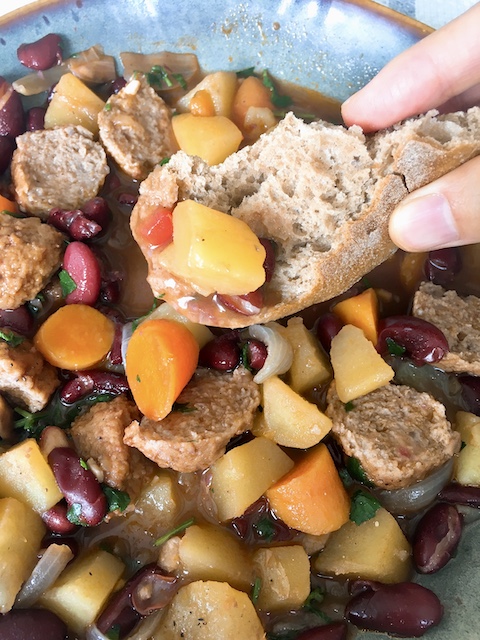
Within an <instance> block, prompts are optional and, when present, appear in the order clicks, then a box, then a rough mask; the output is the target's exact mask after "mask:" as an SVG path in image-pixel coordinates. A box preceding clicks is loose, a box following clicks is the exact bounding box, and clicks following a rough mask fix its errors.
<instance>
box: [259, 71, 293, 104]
mask: <svg viewBox="0 0 480 640" xmlns="http://www.w3.org/2000/svg"><path fill="white" fill-rule="evenodd" d="M262 82H263V84H264V86H265V87H267V89H269V90H270V99H271V101H272V104H273V105H274V106H275V107H280V108H285V107H288V106H290V105H291V104H292V102H293V100H292V99H291V98H290V96H284V95H281V94H280V93H278V91H277V88H276V87H275V84H274V82H273V80H272V78H271V76H270V74H269V73H268V71H267V70H266V69H265V70H264V71H263V73H262Z"/></svg>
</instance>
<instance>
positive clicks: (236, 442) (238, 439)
mask: <svg viewBox="0 0 480 640" xmlns="http://www.w3.org/2000/svg"><path fill="white" fill-rule="evenodd" d="M254 438H255V436H254V435H253V433H252V432H251V431H244V432H243V433H239V434H238V436H233V438H231V439H230V440H229V441H228V443H227V446H226V447H225V451H226V452H228V451H231V450H232V449H235V447H240V446H241V445H242V444H247V442H251V441H252V440H253V439H254Z"/></svg>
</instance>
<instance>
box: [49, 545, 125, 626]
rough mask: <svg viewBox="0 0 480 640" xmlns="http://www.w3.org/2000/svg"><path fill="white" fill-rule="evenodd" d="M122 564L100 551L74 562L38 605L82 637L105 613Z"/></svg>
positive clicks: (121, 569) (110, 555) (121, 570)
mask: <svg viewBox="0 0 480 640" xmlns="http://www.w3.org/2000/svg"><path fill="white" fill-rule="evenodd" d="M124 568H125V567H124V565H123V562H121V561H120V560H119V559H118V558H116V557H115V556H113V555H112V554H111V553H108V552H107V551H102V550H101V549H98V550H95V551H93V552H90V553H88V554H87V555H85V556H81V557H79V558H77V559H76V560H74V561H73V562H72V563H71V564H70V565H69V566H68V567H67V568H66V569H65V571H64V572H63V573H62V574H61V575H60V577H59V578H58V580H57V581H56V582H55V583H54V585H53V586H52V587H50V589H47V591H45V593H44V594H43V595H42V596H41V598H40V600H39V601H38V604H39V605H40V606H42V607H45V608H46V609H50V611H53V612H54V613H56V614H57V615H58V616H59V617H60V618H62V620H63V621H64V622H65V623H66V624H67V625H68V626H69V627H70V628H71V629H72V631H74V632H75V633H78V634H79V635H82V636H83V634H84V633H85V629H86V628H87V626H88V625H89V624H90V623H92V622H93V621H94V620H95V618H96V617H97V615H98V614H99V613H100V611H101V610H102V608H103V606H104V604H105V602H106V601H107V598H108V597H109V596H110V594H111V593H112V591H113V590H114V587H115V585H116V584H117V582H118V580H119V579H120V577H121V575H122V573H123V570H124Z"/></svg>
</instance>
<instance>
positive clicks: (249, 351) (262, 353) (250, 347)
mask: <svg viewBox="0 0 480 640" xmlns="http://www.w3.org/2000/svg"><path fill="white" fill-rule="evenodd" d="M243 353H244V356H245V358H246V360H247V362H246V363H245V364H246V365H248V366H249V367H251V368H252V369H254V370H255V371H259V370H260V369H261V368H262V367H263V365H264V364H265V360H266V359H267V355H268V350H267V347H266V345H264V344H263V342H260V340H256V339H254V338H250V339H249V340H247V341H246V342H245V343H244V347H243Z"/></svg>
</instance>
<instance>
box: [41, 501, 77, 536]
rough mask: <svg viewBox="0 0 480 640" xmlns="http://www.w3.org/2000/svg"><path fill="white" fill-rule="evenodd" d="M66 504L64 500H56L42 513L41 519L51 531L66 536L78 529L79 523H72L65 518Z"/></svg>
mask: <svg viewBox="0 0 480 640" xmlns="http://www.w3.org/2000/svg"><path fill="white" fill-rule="evenodd" d="M67 511H68V506H67V503H66V502H63V501H62V502H57V504H55V505H53V507H51V508H50V509H49V510H48V511H45V513H42V520H43V522H44V523H45V525H46V526H47V528H48V529H49V530H50V531H51V532H52V533H58V534H60V535H62V536H66V535H68V534H69V533H75V531H78V528H79V525H77V524H73V523H72V522H70V520H69V519H68V518H67Z"/></svg>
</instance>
